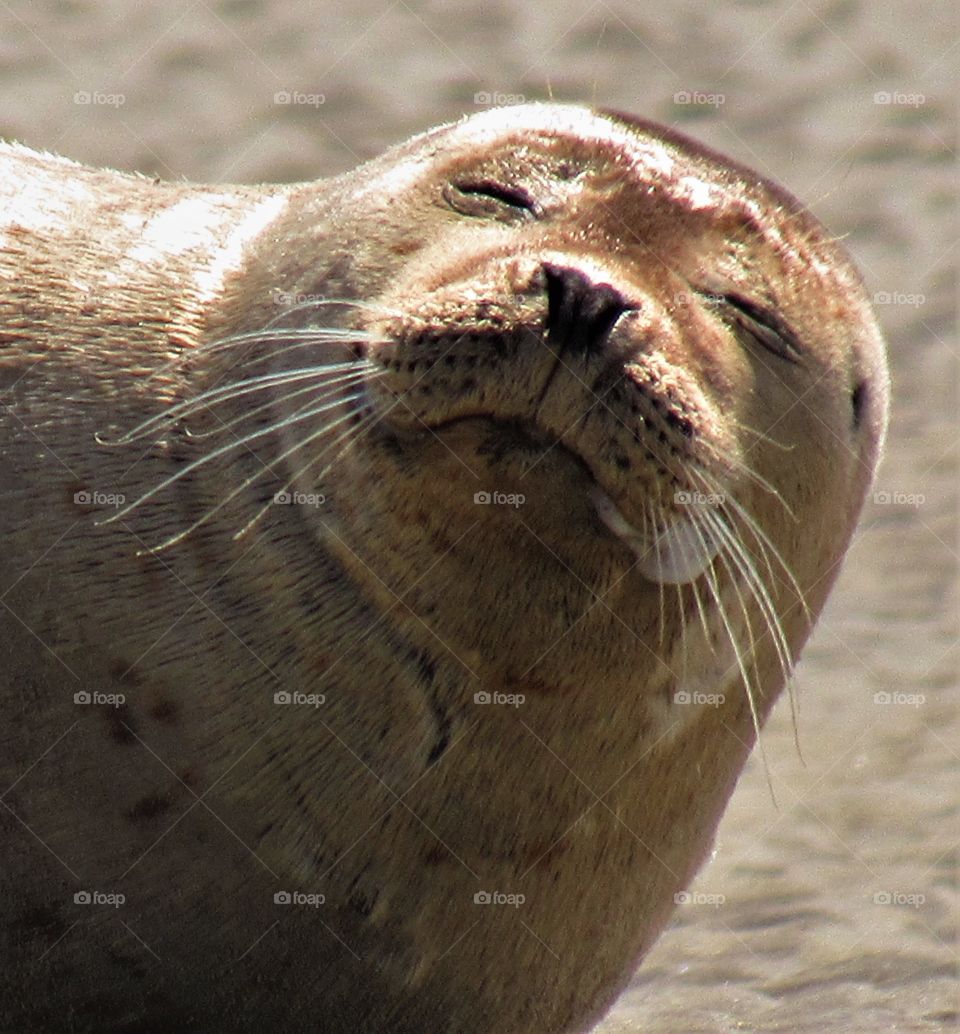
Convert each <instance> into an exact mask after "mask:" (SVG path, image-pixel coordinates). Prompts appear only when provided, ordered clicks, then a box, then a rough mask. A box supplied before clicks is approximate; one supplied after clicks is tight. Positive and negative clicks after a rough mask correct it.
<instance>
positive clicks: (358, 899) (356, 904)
mask: <svg viewBox="0 0 960 1034" xmlns="http://www.w3.org/2000/svg"><path fill="white" fill-rule="evenodd" d="M376 903H377V898H376V896H375V895H374V896H372V897H371V896H370V895H368V894H364V892H363V891H361V890H356V891H354V892H353V893H352V894H351V895H350V896H349V897H348V898H347V904H348V905H349V906H350V907H351V908H352V909H353V910H354V911H355V912H359V914H360V915H361V916H363V918H364V919H366V917H367V916H369V915H370V913H371V912H372V911H373V906H374V905H375V904H376Z"/></svg>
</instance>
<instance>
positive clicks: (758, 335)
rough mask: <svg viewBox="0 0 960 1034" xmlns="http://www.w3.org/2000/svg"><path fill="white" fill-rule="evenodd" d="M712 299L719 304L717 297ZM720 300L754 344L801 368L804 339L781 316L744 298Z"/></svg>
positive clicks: (726, 296)
mask: <svg viewBox="0 0 960 1034" xmlns="http://www.w3.org/2000/svg"><path fill="white" fill-rule="evenodd" d="M712 298H713V299H714V302H715V303H716V300H717V296H716V295H713V296H712ZM720 300H721V302H722V304H723V305H724V307H725V308H726V310H727V312H728V313H729V316H730V319H731V320H732V322H734V323H736V324H737V326H738V327H739V328H740V329H741V330H743V331H745V332H746V333H747V334H748V335H749V336H750V337H751V338H752V339H753V340H754V341H756V342H757V343H758V344H760V345H762V346H763V347H764V348H765V349H766V350H767V351H768V352H772V353H773V354H774V355H776V356H779V357H780V358H781V359H785V360H786V361H787V362H789V363H795V364H799V362H800V360H801V359H802V358H803V348H802V345H801V343H800V339H799V338H798V337H797V335H796V334H795V333H794V332H793V330H792V329H791V328H790V326H789V325H788V324H787V322H786V320H784V319H783V317H781V316H780V314H779V313H778V312H776V311H774V310H773V309H768V308H766V307H764V306H762V305H760V304H759V303H757V302H755V301H753V300H752V299H750V298H745V297H744V296H743V295H741V294H723V295H721V296H720Z"/></svg>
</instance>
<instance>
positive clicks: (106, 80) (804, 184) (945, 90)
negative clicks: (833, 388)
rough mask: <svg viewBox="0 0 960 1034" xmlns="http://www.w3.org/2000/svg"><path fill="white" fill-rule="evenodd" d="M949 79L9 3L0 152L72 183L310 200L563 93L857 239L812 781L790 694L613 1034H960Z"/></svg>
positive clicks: (736, 17)
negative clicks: (861, 364)
mask: <svg viewBox="0 0 960 1034" xmlns="http://www.w3.org/2000/svg"><path fill="white" fill-rule="evenodd" d="M958 55H960V32H958V18H957V16H956V15H955V13H954V10H953V5H952V4H949V3H947V2H946V0H934V2H931V3H926V4H921V3H901V4H898V3H896V2H894V0H885V2H882V3H872V4H871V3H867V2H865V0H864V2H858V0H796V2H788V0H769V2H751V3H747V2H743V3H732V2H729V0H721V2H718V3H714V4H708V3H705V2H700V3H689V2H680V3H676V4H672V5H671V4H654V3H644V2H637V0H632V2H627V0H601V2H597V3H594V4H592V5H591V4H590V3H584V4H574V3H572V2H568V0H544V2H542V3H536V2H530V3H520V2H517V3H514V4H509V3H504V2H492V3H487V4H480V3H478V2H466V0H461V2H436V3H429V2H422V0H417V2H413V0H410V2H403V0H397V2H392V3H391V2H389V0H359V2H356V3H354V4H353V5H351V6H346V5H340V4H334V3H333V2H326V0H317V2H312V3H311V2H306V0H287V2H282V0H272V2H271V0H205V2H194V0H180V2H177V0H171V2H160V0H140V2H136V3H134V2H132V0H129V2H123V0H101V2H83V0H22V2H21V0H6V2H0V137H4V138H13V139H19V140H22V141H24V142H26V143H28V144H30V145H32V146H35V147H40V148H45V149H49V150H53V151H57V152H60V153H63V154H66V155H69V156H71V157H73V158H76V159H80V160H83V161H86V162H91V163H95V164H102V165H111V166H115V167H119V168H126V169H138V170H140V171H142V172H146V173H152V174H156V175H160V176H163V177H167V178H188V179H194V180H229V181H247V182H249V181H257V180H273V179H284V180H286V179H300V178H313V177H315V176H321V175H328V174H332V173H336V172H339V171H341V170H344V169H346V168H349V167H351V166H352V165H354V164H356V163H357V162H358V161H360V160H362V159H364V158H367V157H370V156H372V155H374V154H376V153H377V152H379V151H380V150H381V149H382V148H384V147H385V146H386V145H388V144H390V143H393V142H396V141H399V140H401V139H403V138H404V137H406V136H407V135H408V134H411V133H413V132H415V131H419V130H421V129H425V128H427V127H429V126H431V125H433V124H434V123H437V122H440V121H445V120H450V119H455V118H458V117H459V116H460V115H462V114H464V113H469V112H472V111H475V110H477V108H478V107H479V106H483V105H485V104H487V103H489V102H490V100H491V96H492V99H493V100H494V101H507V100H510V99H513V98H518V97H522V98H525V99H527V100H535V99H541V98H546V97H548V96H549V95H550V94H551V93H552V96H553V97H554V98H556V99H562V100H578V101H583V100H586V101H591V100H595V101H596V102H597V103H599V104H602V105H605V106H612V107H617V108H621V109H624V110H627V111H631V112H634V113H637V114H642V115H645V116H648V117H652V118H656V119H660V120H661V121H665V122H668V123H672V124H674V125H677V126H678V127H680V128H682V129H684V130H686V131H687V132H689V133H692V134H693V135H695V136H697V137H699V138H700V139H702V140H704V141H705V142H707V143H709V144H711V145H713V146H714V147H717V148H718V149H720V150H722V151H725V152H727V153H729V154H731V155H733V156H736V157H737V158H739V159H740V160H742V161H744V162H747V163H749V164H752V165H754V166H755V167H756V168H758V169H760V170H761V171H763V172H764V173H766V174H769V175H771V176H773V177H775V178H776V179H778V180H780V181H781V182H783V183H784V184H785V185H786V186H788V187H789V189H790V190H792V191H793V192H794V193H795V194H797V195H798V196H799V197H801V198H803V199H804V200H805V201H807V202H808V203H809V204H810V205H811V207H812V208H813V209H814V211H815V212H816V213H817V214H818V215H819V216H820V217H821V218H822V219H823V220H824V221H825V222H826V223H827V225H828V226H829V227H830V228H831V229H832V230H834V231H835V232H836V233H837V234H838V235H842V236H844V237H845V238H846V241H847V244H848V246H849V248H850V250H851V251H852V253H853V255H854V256H855V258H856V260H857V262H858V263H859V265H860V266H861V268H862V270H863V273H864V276H865V279H866V282H867V286H868V289H869V291H870V293H871V294H872V295H875V297H876V300H877V311H878V314H879V317H880V320H881V322H882V323H883V325H884V327H885V330H886V333H887V337H888V342H889V348H890V356H891V364H892V370H893V379H894V407H893V420H892V425H891V432H890V441H889V447H888V450H887V456H886V460H885V463H884V465H883V468H882V471H881V474H880V478H879V483H878V485H877V486H876V487H877V494H876V495H875V496H874V498H873V499H872V500H871V502H870V504H869V505H868V507H867V510H866V515H865V518H864V521H863V524H862V526H861V529H860V532H859V536H858V538H857V541H856V543H855V545H854V547H853V549H852V552H851V554H850V556H849V558H848V561H847V564H846V568H845V570H844V573H843V575H842V578H841V581H840V583H839V584H838V586H837V589H836V591H835V593H834V595H833V597H832V600H831V602H830V604H829V605H828V608H827V611H826V613H825V615H824V617H823V619H822V621H821V623H820V626H819V628H818V631H817V633H816V634H815V636H814V638H813V640H812V641H811V643H810V645H809V646H808V648H807V651H806V654H805V656H804V659H803V662H802V663H801V665H800V667H799V670H798V672H797V674H796V677H795V680H794V686H795V692H796V695H797V698H798V701H799V711H800V721H799V739H800V746H801V749H802V754H803V758H802V760H801V758H800V757H799V756H798V753H797V750H796V747H795V745H794V736H793V729H792V725H791V718H790V712H789V705H788V703H787V701H786V698H784V700H783V701H781V704H780V706H779V707H778V708H777V710H776V712H775V713H774V716H773V718H772V720H771V722H770V724H769V725H768V727H767V729H766V730H765V733H764V744H765V749H766V753H767V757H768V759H769V767H770V774H771V778H772V781H773V786H774V791H775V795H776V802H774V801H773V800H772V798H771V795H770V792H769V790H768V788H767V783H766V779H765V776H764V773H763V769H762V766H761V765H760V763H759V759H758V758H757V757H755V758H754V759H753V761H752V762H751V765H750V766H749V768H748V770H747V772H746V774H745V775H744V777H743V779H742V780H741V783H740V786H739V787H738V789H737V791H736V793H735V795H734V797H733V800H732V803H731V805H730V808H729V811H728V813H727V815H726V817H725V819H724V822H723V824H722V825H721V828H720V833H719V837H718V841H717V851H716V854H715V857H714V859H713V861H712V862H711V863H710V864H709V865H708V866H707V867H706V868H705V870H704V871H703V872H702V873H701V875H700V877H699V879H698V881H697V883H696V885H695V887H694V888H693V889H694V890H695V891H697V892H699V893H701V894H703V895H713V896H714V899H715V900H714V903H712V904H699V905H698V904H695V903H693V904H689V905H686V906H682V907H681V908H680V909H679V910H678V913H677V915H676V918H675V920H674V922H673V924H672V926H671V928H670V929H669V930H668V931H667V933H666V934H665V935H664V936H663V938H662V939H661V941H660V942H659V944H658V945H657V947H656V948H655V949H654V951H653V952H652V953H651V955H650V956H649V957H648V959H647V961H646V962H645V964H644V965H643V966H642V967H641V969H640V971H639V972H638V974H637V976H636V978H635V980H634V983H633V985H632V986H631V988H630V989H629V990H628V992H627V993H626V994H625V995H624V997H623V998H622V999H621V1001H620V1003H619V1004H618V1005H617V1007H616V1008H615V1009H614V1010H613V1012H611V1014H610V1015H609V1016H608V1018H607V1020H606V1021H605V1022H604V1023H603V1024H602V1026H601V1027H600V1028H599V1029H600V1030H601V1031H602V1032H603V1034H614V1032H627V1031H647V1032H673V1031H682V1032H687V1031H690V1032H694V1031H696V1032H700V1031H703V1032H708V1031H709V1032H721V1031H791V1032H807V1031H810V1032H812V1031H840V1032H845V1034H848V1032H849V1034H856V1032H864V1034H866V1032H870V1034H874V1032H880V1031H928V1030H949V1029H957V1028H958V1027H960V1018H958V1017H960V990H958V988H960V980H958V968H957V966H958V963H957V933H958V909H957V847H956V837H957V832H958V821H957V808H956V804H957V798H958V781H960V780H958V770H960V765H958V761H960V735H958V731H960V724H958V721H957V703H956V700H957V696H956V689H957V682H958V676H957V672H958V649H957V644H958V620H957V615H958V606H957V603H958V601H957V584H958V582H957V567H958V564H957V559H958V537H957V521H956V516H957V487H958V472H957V452H958V448H957V439H958V424H960V418H958V411H960V407H958V376H957V374H958V369H957V337H956V329H957V328H956V319H955V316H956V311H955V303H956V296H955V285H956V267H957V258H958V250H960V249H958V246H957V245H958V227H957V205H956V185H957V179H958V163H957V159H956V151H955V146H956V142H955V129H956V124H955V95H956V92H957V81H956V76H955V72H954V69H955V67H956V63H957V57H958ZM284 92H286V93H287V94H289V95H290V102H289V103H280V102H278V100H277V95H278V93H279V94H281V98H280V99H281V100H282V95H283V93H284ZM683 92H686V94H689V95H692V101H693V102H692V103H683V101H684V100H685V99H689V98H685V97H684V96H683ZM877 694H881V695H880V696H877ZM883 694H887V696H886V697H885V696H883ZM898 694H899V695H898ZM887 700H889V701H890V702H885V701H887ZM425 1034H428V1032H425ZM498 1034H509V1032H498Z"/></svg>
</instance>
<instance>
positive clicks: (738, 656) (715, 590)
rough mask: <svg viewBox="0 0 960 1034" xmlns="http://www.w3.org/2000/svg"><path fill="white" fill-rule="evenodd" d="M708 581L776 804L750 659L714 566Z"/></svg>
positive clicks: (722, 557)
mask: <svg viewBox="0 0 960 1034" xmlns="http://www.w3.org/2000/svg"><path fill="white" fill-rule="evenodd" d="M695 527H697V528H698V530H699V525H696V524H695ZM704 545H706V544H704ZM717 559H719V560H720V562H721V563H722V564H723V566H724V568H725V569H726V571H727V575H728V578H729V579H730V580H735V579H734V576H733V574H732V572H731V571H730V568H729V565H728V564H727V563H726V557H725V554H724V552H723V551H722V550H721V552H720V553H719V554H718V556H717ZM706 580H707V585H708V586H709V588H710V592H711V595H712V596H713V599H714V602H715V603H716V605H717V613H718V615H719V617H720V621H721V623H722V624H723V627H724V629H725V631H726V633H727V639H728V641H729V643H730V646H731V647H732V649H733V654H734V658H735V662H734V663H735V666H736V669H737V671H739V673H740V678H741V680H742V682H743V689H744V693H745V694H746V698H747V704H748V706H749V708H750V720H751V723H752V725H753V731H754V735H755V737H756V743H757V747H758V748H759V750H760V758H761V760H762V762H763V771H764V774H765V776H766V780H767V786H768V788H769V790H770V795H771V797H772V798H773V800H774V802H776V795H775V794H774V789H773V780H772V778H771V775H770V764H769V761H768V759H767V753H766V750H765V749H764V744H763V740H762V738H761V736H760V714H759V712H758V710H757V696H756V693H755V692H754V687H753V677H752V676H751V673H750V668H749V666H748V658H747V656H745V654H744V650H743V647H742V645H741V643H740V641H739V639H738V637H737V633H736V630H735V628H734V626H733V623H732V622H731V620H730V616H729V615H728V613H727V608H726V607H725V606H724V603H723V594H722V592H721V587H720V582H719V579H718V577H717V573H716V571H715V570H714V569H713V567H712V566H711V567H709V568H707V571H706ZM748 624H749V622H748ZM751 659H752V658H751Z"/></svg>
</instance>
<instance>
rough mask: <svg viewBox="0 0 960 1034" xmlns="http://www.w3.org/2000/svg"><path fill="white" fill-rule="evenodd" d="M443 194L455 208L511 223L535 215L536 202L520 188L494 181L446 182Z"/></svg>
mask: <svg viewBox="0 0 960 1034" xmlns="http://www.w3.org/2000/svg"><path fill="white" fill-rule="evenodd" d="M443 196H444V198H445V199H446V201H447V204H449V205H450V207H451V208H453V209H454V210H455V211H457V212H460V213H461V214H462V215H473V216H481V217H484V216H486V217H488V218H493V219H499V220H500V221H501V222H515V221H517V220H518V219H530V218H532V217H535V216H536V215H537V214H538V211H537V204H536V202H535V201H534V200H533V198H532V197H531V196H530V195H529V194H528V193H527V192H526V191H525V190H524V189H523V188H522V187H509V186H506V185H504V184H502V183H497V182H496V181H494V180H486V179H484V180H467V181H464V182H461V183H450V184H447V185H446V187H445V188H444V191H443Z"/></svg>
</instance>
